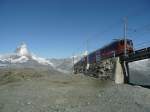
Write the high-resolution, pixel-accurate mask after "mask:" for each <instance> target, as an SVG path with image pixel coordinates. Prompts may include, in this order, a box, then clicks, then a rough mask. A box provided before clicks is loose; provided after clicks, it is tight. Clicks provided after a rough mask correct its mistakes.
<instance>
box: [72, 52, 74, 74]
mask: <svg viewBox="0 0 150 112" xmlns="http://www.w3.org/2000/svg"><path fill="white" fill-rule="evenodd" d="M72 63H73V70H72V71H73V73H74V53H73V58H72Z"/></svg>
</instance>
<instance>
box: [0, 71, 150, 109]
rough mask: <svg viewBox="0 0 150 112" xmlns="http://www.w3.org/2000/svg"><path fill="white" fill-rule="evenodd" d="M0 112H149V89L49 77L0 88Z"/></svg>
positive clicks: (64, 76) (73, 76)
mask: <svg viewBox="0 0 150 112" xmlns="http://www.w3.org/2000/svg"><path fill="white" fill-rule="evenodd" d="M0 112H150V90H149V89H146V88H142V87H139V86H130V85H115V84H114V83H113V82H111V81H100V80H98V79H94V78H91V77H86V76H82V75H60V74H59V75H51V76H49V77H43V78H41V77H40V78H33V79H28V80H24V81H19V82H13V83H8V84H4V85H0Z"/></svg>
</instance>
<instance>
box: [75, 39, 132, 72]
mask: <svg viewBox="0 0 150 112" xmlns="http://www.w3.org/2000/svg"><path fill="white" fill-rule="evenodd" d="M125 43H126V45H125ZM125 46H126V52H127V53H131V52H133V42H132V40H130V39H126V42H125V41H124V39H120V40H115V41H113V42H111V43H110V44H108V45H106V46H104V47H102V48H100V49H98V50H96V51H94V52H91V53H89V54H88V55H87V56H85V57H83V58H82V59H81V60H79V61H78V62H77V63H76V64H75V65H74V72H75V73H78V72H84V71H85V70H86V66H87V63H88V64H89V65H91V64H94V63H98V62H100V61H101V60H102V59H107V58H111V57H114V56H120V55H123V54H124V50H125Z"/></svg>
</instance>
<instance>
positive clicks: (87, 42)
mask: <svg viewBox="0 0 150 112" xmlns="http://www.w3.org/2000/svg"><path fill="white" fill-rule="evenodd" d="M88 47H89V41H88V39H87V41H86V55H87V65H86V70H88V69H89V57H88Z"/></svg>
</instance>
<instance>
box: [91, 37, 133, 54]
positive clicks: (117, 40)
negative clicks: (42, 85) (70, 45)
mask: <svg viewBox="0 0 150 112" xmlns="http://www.w3.org/2000/svg"><path fill="white" fill-rule="evenodd" d="M122 40H124V38H122V39H116V40H113V41H111V42H110V43H109V44H106V45H104V46H103V47H101V48H99V49H96V50H94V51H92V52H90V53H89V54H92V53H94V52H95V51H98V50H101V49H103V48H105V47H108V46H110V45H111V44H113V43H115V42H119V41H122ZM126 40H127V41H132V40H131V39H126Z"/></svg>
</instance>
